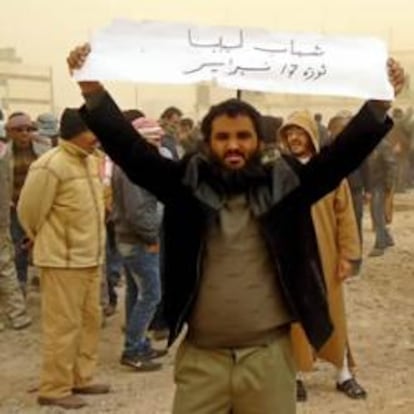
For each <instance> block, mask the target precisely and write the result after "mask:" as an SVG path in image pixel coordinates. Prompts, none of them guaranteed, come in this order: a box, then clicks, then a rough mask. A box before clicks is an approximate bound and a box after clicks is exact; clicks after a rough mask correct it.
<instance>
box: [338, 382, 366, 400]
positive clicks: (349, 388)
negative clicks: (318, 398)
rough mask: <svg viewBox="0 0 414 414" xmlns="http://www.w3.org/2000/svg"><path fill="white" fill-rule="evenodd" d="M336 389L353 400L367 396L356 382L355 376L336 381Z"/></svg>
mask: <svg viewBox="0 0 414 414" xmlns="http://www.w3.org/2000/svg"><path fill="white" fill-rule="evenodd" d="M336 389H337V390H338V391H340V392H343V393H344V394H345V395H346V396H347V397H349V398H352V399H354V400H361V399H365V398H367V392H366V391H365V390H364V389H363V388H362V387H361V386H360V385H359V384H358V382H357V381H356V379H355V378H350V379H349V380H346V381H344V382H341V383H340V384H339V383H337V384H336Z"/></svg>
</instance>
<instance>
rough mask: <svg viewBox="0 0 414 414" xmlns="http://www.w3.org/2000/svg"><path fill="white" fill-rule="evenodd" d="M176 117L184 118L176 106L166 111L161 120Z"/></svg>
mask: <svg viewBox="0 0 414 414" xmlns="http://www.w3.org/2000/svg"><path fill="white" fill-rule="evenodd" d="M174 115H178V116H183V113H182V112H181V111H180V110H179V109H178V108H177V107H176V106H169V107H168V108H166V109H164V111H163V112H162V114H161V117H160V118H161V119H170V118H172V117H173V116H174Z"/></svg>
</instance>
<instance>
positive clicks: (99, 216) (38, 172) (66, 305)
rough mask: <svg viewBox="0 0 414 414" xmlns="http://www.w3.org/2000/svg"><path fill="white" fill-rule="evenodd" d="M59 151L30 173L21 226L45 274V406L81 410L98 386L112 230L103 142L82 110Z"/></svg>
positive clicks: (71, 116) (68, 123) (69, 119)
mask: <svg viewBox="0 0 414 414" xmlns="http://www.w3.org/2000/svg"><path fill="white" fill-rule="evenodd" d="M61 138H62V139H61V140H60V141H59V145H58V146H57V147H56V148H54V149H52V150H50V151H48V152H47V153H46V154H44V155H43V156H41V157H40V158H39V159H38V160H36V161H35V162H34V163H33V164H32V165H31V167H30V170H29V174H28V176H27V179H26V182H25V184H24V186H23V189H22V192H21V195H20V199H19V203H18V214H19V219H20V221H21V223H22V225H23V227H24V229H25V231H26V233H27V235H28V237H29V238H30V239H31V240H32V241H33V242H34V246H33V259H34V264H35V265H36V266H38V267H39V268H40V274H41V295H42V309H41V315H42V334H43V364H42V371H41V384H40V389H39V397H38V403H39V404H41V405H56V406H60V407H63V408H80V407H82V406H84V405H85V404H86V402H85V401H84V400H83V399H82V398H80V397H79V396H78V395H76V394H101V393H107V392H108V391H109V387H108V386H107V385H104V384H93V383H92V376H93V374H94V372H95V368H96V362H97V353H98V334H99V329H100V324H101V309H100V302H99V298H100V282H101V267H102V264H103V258H104V251H105V249H104V243H105V227H104V198H103V184H102V181H101V178H100V174H99V172H100V171H99V165H100V162H99V159H98V157H97V156H95V155H94V154H93V153H94V152H95V146H96V138H95V136H94V135H93V134H92V133H91V132H90V131H89V130H88V129H87V127H86V126H85V124H84V123H83V121H82V120H81V118H80V116H79V114H78V111H77V110H76V109H69V108H68V109H66V110H65V111H64V112H63V115H62V118H61Z"/></svg>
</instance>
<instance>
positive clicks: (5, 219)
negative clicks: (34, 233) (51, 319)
mask: <svg viewBox="0 0 414 414" xmlns="http://www.w3.org/2000/svg"><path fill="white" fill-rule="evenodd" d="M11 181H12V179H11V168H10V147H9V146H8V145H7V142H6V131H5V130H4V129H3V130H1V129H0V296H1V301H0V305H1V308H2V309H1V310H2V312H1V313H0V331H2V330H4V329H5V328H6V326H8V325H10V326H11V327H12V328H13V329H24V328H27V327H28V326H29V325H30V324H31V318H30V316H29V315H28V312H27V308H26V303H25V299H24V297H23V293H22V291H21V289H20V286H19V283H18V279H17V273H16V266H15V263H14V246H13V242H12V240H11V236H10V202H11ZM3 315H4V316H5V317H6V318H5V319H3V318H2V316H3Z"/></svg>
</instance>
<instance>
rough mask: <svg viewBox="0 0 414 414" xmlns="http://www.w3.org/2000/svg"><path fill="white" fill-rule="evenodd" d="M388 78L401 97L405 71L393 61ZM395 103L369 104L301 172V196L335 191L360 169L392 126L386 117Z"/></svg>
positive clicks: (313, 197) (309, 199) (310, 198)
mask: <svg viewBox="0 0 414 414" xmlns="http://www.w3.org/2000/svg"><path fill="white" fill-rule="evenodd" d="M388 75H389V79H390V82H391V84H392V85H393V87H394V91H395V94H396V95H397V94H398V93H399V92H400V91H401V89H402V87H403V84H404V71H403V69H402V68H401V66H400V65H399V64H398V63H397V62H395V61H394V60H392V59H390V60H389V62H388ZM390 106H391V103H390V102H387V101H368V102H367V103H365V105H364V106H363V107H362V109H361V110H360V111H359V112H358V114H357V115H356V116H355V117H354V118H353V119H352V120H351V122H350V123H349V124H348V125H347V127H346V128H345V129H344V130H343V131H342V133H340V134H339V135H338V137H337V138H336V139H335V141H334V142H333V143H332V144H331V145H328V146H326V147H325V148H323V149H322V150H321V152H320V153H319V154H317V155H316V156H315V157H313V158H312V160H311V161H310V162H309V163H308V164H306V166H305V167H304V168H303V169H302V170H301V176H300V181H301V189H300V191H301V196H302V197H305V199H306V201H307V202H308V203H314V202H315V201H317V200H318V199H319V198H321V197H322V196H324V195H325V194H327V193H328V192H330V191H332V190H333V189H334V188H335V187H336V186H338V185H339V183H340V181H341V180H342V179H343V178H345V177H346V176H347V175H348V174H350V173H351V172H352V171H353V170H355V169H356V168H358V167H359V166H360V165H361V163H362V162H363V161H364V159H365V158H366V157H367V156H368V155H369V153H370V152H371V151H372V150H373V149H374V148H375V147H376V145H377V144H378V143H379V142H380V141H381V139H382V138H383V137H384V136H385V135H386V134H387V132H388V131H389V130H390V129H391V127H392V125H393V124H392V120H391V119H390V118H389V117H388V116H387V115H386V113H387V110H388V109H389V108H390Z"/></svg>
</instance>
